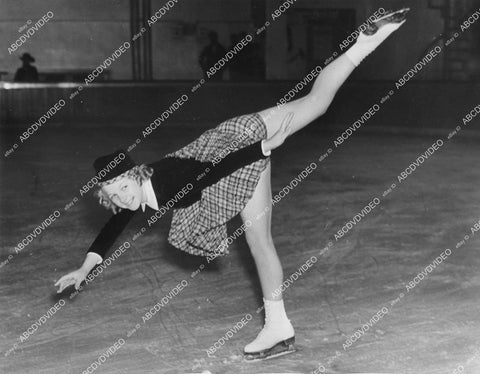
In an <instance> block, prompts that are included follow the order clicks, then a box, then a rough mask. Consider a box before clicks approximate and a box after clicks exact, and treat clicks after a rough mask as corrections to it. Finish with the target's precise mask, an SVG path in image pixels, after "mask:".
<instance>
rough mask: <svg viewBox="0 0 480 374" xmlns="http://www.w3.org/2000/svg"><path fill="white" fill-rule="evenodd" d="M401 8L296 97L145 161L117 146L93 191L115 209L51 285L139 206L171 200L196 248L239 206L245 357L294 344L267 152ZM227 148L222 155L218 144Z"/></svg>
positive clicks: (304, 118) (311, 113) (400, 17)
mask: <svg viewBox="0 0 480 374" xmlns="http://www.w3.org/2000/svg"><path fill="white" fill-rule="evenodd" d="M407 12H408V9H402V10H399V11H396V12H388V13H386V14H385V15H384V16H382V17H380V18H378V19H377V20H376V21H375V22H373V23H372V24H371V25H370V26H369V27H368V28H367V30H365V31H363V32H362V33H360V35H359V37H358V39H357V41H356V42H355V44H354V45H353V46H352V47H350V48H349V49H348V50H347V51H346V53H345V54H343V55H341V56H339V57H338V58H337V59H336V60H334V61H333V62H331V63H330V64H329V65H328V66H326V67H325V68H324V69H323V70H322V72H321V73H320V74H319V76H318V77H317V78H316V80H315V82H314V84H313V87H312V89H311V91H310V92H309V93H308V94H307V95H306V96H304V97H302V98H299V99H297V100H295V101H292V102H289V103H287V104H285V105H283V106H281V107H275V108H269V109H266V110H263V111H261V112H258V113H253V114H248V115H243V116H239V117H235V118H232V119H230V120H227V121H225V122H223V123H221V124H220V125H218V126H217V127H216V128H213V129H210V130H208V131H206V132H205V133H203V134H202V135H201V136H200V137H199V138H198V139H196V140H194V141H193V142H192V143H190V144H188V145H186V146H185V147H183V148H181V149H180V150H178V151H176V152H174V153H171V154H168V155H166V157H165V158H163V159H161V160H160V161H157V162H155V163H153V164H150V165H145V164H142V165H140V166H137V165H135V164H134V163H133V161H132V160H131V159H130V158H129V157H128V156H125V154H124V153H123V155H124V158H123V160H122V161H121V162H120V163H119V164H118V165H117V166H115V168H113V169H111V170H110V169H109V173H108V175H106V176H105V177H104V178H102V182H101V183H99V187H100V189H99V190H98V191H97V193H96V196H97V197H98V199H99V201H100V203H101V204H102V205H104V206H105V207H106V208H108V209H111V210H112V211H113V212H114V213H116V214H114V215H112V217H111V218H110V219H109V221H108V222H107V223H106V225H105V226H104V227H103V228H102V230H101V231H100V233H99V234H98V236H97V238H96V239H95V241H94V242H93V243H92V245H91V246H90V248H89V249H88V252H87V255H86V258H85V261H84V263H83V265H82V266H81V267H80V268H79V269H77V270H75V271H73V272H71V273H69V274H67V275H65V276H63V277H61V278H60V279H59V280H58V281H57V282H56V283H55V286H58V292H62V291H63V290H64V289H65V288H66V287H67V286H69V285H74V286H75V288H76V289H78V288H79V286H80V284H81V283H82V281H83V280H84V279H85V278H86V276H87V275H88V274H89V272H90V271H91V270H92V269H93V268H94V267H95V266H96V265H97V264H99V263H101V262H102V260H103V258H105V255H106V253H107V251H108V250H109V248H110V247H111V246H112V244H113V243H114V242H115V240H116V238H117V237H118V236H119V235H120V233H121V232H122V230H123V229H124V227H125V226H126V225H127V223H128V222H129V221H130V219H131V218H132V216H133V215H134V214H135V212H136V211H137V210H139V208H140V207H142V209H143V210H144V209H145V207H146V206H148V207H150V208H152V209H153V210H154V211H155V212H159V211H162V208H163V207H164V206H165V205H168V204H170V206H172V204H174V210H173V218H172V222H171V227H170V231H169V235H168V240H169V242H170V243H171V244H172V245H174V246H175V247H177V248H179V249H181V250H184V251H186V252H188V253H191V254H195V255H201V256H212V255H214V256H216V255H219V254H225V253H227V251H228V250H227V249H225V245H224V243H225V241H226V238H227V231H226V223H227V222H228V221H229V220H230V219H231V218H233V217H234V216H236V215H237V214H238V213H240V215H241V218H242V220H243V221H244V223H246V222H247V221H250V222H252V223H254V224H252V225H251V226H250V227H249V228H248V230H246V231H245V236H246V240H247V244H248V246H249V248H250V251H251V253H252V256H253V259H254V261H255V265H256V268H257V272H258V276H259V278H260V284H261V288H262V294H263V301H264V308H265V324H264V327H263V329H262V330H261V331H260V333H259V334H258V336H257V337H256V338H255V339H254V340H253V341H252V342H251V343H250V344H248V345H246V346H245V348H244V354H245V358H246V359H248V360H256V359H264V358H269V357H273V356H277V355H281V354H286V353H290V352H292V351H294V349H295V348H294V340H295V332H294V329H293V326H292V324H291V322H290V320H289V319H288V317H287V314H286V312H285V308H284V303H283V297H282V293H281V292H279V290H280V286H281V284H282V282H283V271H282V266H281V264H280V260H279V258H278V256H277V251H276V249H275V246H274V243H273V239H272V236H271V219H272V217H271V212H272V209H271V208H272V200H271V199H272V193H271V181H270V172H271V170H270V162H269V158H268V156H269V155H270V151H271V150H273V149H275V148H277V147H278V146H280V145H281V144H282V143H283V142H284V140H285V138H286V137H287V136H290V135H292V134H294V133H295V132H297V131H299V130H300V129H302V128H303V127H305V126H306V125H307V124H309V123H310V122H312V121H313V120H315V119H316V118H318V117H319V116H321V115H322V114H324V113H325V111H326V110H327V108H328V107H329V105H330V103H331V102H332V100H333V98H334V96H335V94H336V93H337V91H338V89H339V88H340V87H341V86H342V84H343V83H344V82H345V80H346V79H347V78H348V76H349V75H350V74H351V73H352V72H353V70H354V69H355V67H356V66H358V65H359V64H360V62H361V61H362V60H363V59H364V58H365V57H367V56H368V55H369V54H370V53H371V52H373V51H374V50H375V49H376V48H377V47H378V46H379V45H380V44H381V43H382V42H383V41H384V40H385V39H386V38H387V37H388V36H389V35H390V34H391V33H393V32H394V31H395V30H397V29H398V28H399V27H400V26H401V25H402V24H403V23H404V22H405V16H406V13H407ZM232 147H233V148H234V149H233V150H232V152H230V153H229V154H228V155H226V156H225V155H224V153H225V150H226V149H232ZM121 154H122V152H121V151H117V152H116V153H114V154H110V155H108V156H104V157H101V158H99V159H97V160H96V161H95V162H94V166H95V169H96V170H97V173H98V172H99V171H101V170H107V169H108V168H107V167H106V165H109V164H111V162H112V160H114V159H115V157H116V160H119V159H120V158H121ZM180 191H183V194H182V197H181V198H179V196H180V195H179V192H180ZM172 201H173V203H172ZM266 208H269V209H266ZM163 209H165V208H163ZM265 212H267V213H266V214H264V213H265ZM257 217H260V218H258V219H257ZM219 248H222V249H221V251H219ZM219 252H220V253H219Z"/></svg>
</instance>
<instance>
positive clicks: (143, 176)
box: [93, 164, 153, 214]
mask: <svg viewBox="0 0 480 374" xmlns="http://www.w3.org/2000/svg"><path fill="white" fill-rule="evenodd" d="M152 175H153V169H152V168H151V167H149V166H147V165H145V164H142V165H140V166H134V167H133V168H131V169H130V170H127V171H126V172H125V173H123V174H120V175H119V176H117V177H115V178H112V179H108V180H106V181H105V182H100V183H98V186H99V187H100V188H98V189H97V190H96V191H94V193H93V195H94V196H95V197H96V198H97V199H98V202H99V203H100V205H102V206H103V207H105V208H106V209H108V210H111V211H112V213H113V214H117V213H118V212H120V211H121V210H122V209H121V208H120V207H119V206H118V205H116V204H115V203H114V202H113V201H112V200H110V198H109V197H108V196H107V195H106V194H105V193H104V192H103V190H102V187H103V186H106V185H109V184H112V183H115V182H116V181H118V180H120V179H123V178H129V179H133V180H134V181H135V182H137V183H138V185H139V186H141V185H142V184H143V183H144V182H146V181H147V180H148V179H150V177H151V176H152Z"/></svg>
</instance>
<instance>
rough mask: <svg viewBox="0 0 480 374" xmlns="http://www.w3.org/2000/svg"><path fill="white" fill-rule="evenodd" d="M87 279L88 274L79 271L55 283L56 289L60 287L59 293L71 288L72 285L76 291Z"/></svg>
mask: <svg viewBox="0 0 480 374" xmlns="http://www.w3.org/2000/svg"><path fill="white" fill-rule="evenodd" d="M86 277H87V273H86V272H85V271H84V270H82V269H77V270H75V271H72V272H71V273H68V274H66V275H64V276H63V277H61V278H60V279H59V280H58V281H57V282H56V283H55V287H58V291H57V293H60V292H62V291H63V290H64V289H65V288H67V287H68V286H71V285H72V284H74V285H75V289H76V290H78V288H79V287H80V284H81V283H82V282H83V281H84V280H85V278H86Z"/></svg>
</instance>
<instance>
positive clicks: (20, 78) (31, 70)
mask: <svg viewBox="0 0 480 374" xmlns="http://www.w3.org/2000/svg"><path fill="white" fill-rule="evenodd" d="M20 60H22V62H23V65H22V67H21V68H18V69H17V72H16V73H15V78H14V81H15V82H38V71H37V68H36V67H35V66H32V65H30V64H31V63H33V62H35V59H34V58H33V57H32V56H31V55H30V53H24V54H23V55H22V56H21V57H20Z"/></svg>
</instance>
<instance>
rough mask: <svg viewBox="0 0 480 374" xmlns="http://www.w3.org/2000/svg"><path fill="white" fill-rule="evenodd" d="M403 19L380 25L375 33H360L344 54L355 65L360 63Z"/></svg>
mask: <svg viewBox="0 0 480 374" xmlns="http://www.w3.org/2000/svg"><path fill="white" fill-rule="evenodd" d="M404 22H405V21H403V22H400V23H389V24H387V25H384V26H382V27H381V28H380V29H379V30H378V31H377V32H376V33H375V34H373V35H370V36H368V35H365V34H363V33H360V35H359V36H358V39H357V41H356V42H355V44H354V45H353V46H352V47H351V48H350V49H349V50H348V51H347V52H345V55H346V56H347V57H348V58H349V59H350V61H352V62H353V64H354V65H355V66H358V65H360V63H361V62H362V61H363V59H364V58H365V57H367V56H368V55H369V54H370V53H372V52H373V51H374V50H375V49H376V48H377V47H378V46H379V45H380V44H382V43H383V41H384V40H385V39H387V38H388V37H389V36H390V34H391V33H393V32H394V31H395V30H398V28H399V27H400V26H402V25H403V23H404Z"/></svg>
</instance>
